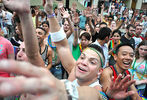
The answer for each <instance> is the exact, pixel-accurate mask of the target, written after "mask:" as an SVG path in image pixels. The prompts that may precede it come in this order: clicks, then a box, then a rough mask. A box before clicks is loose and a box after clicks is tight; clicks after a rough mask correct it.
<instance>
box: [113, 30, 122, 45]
mask: <svg viewBox="0 0 147 100" xmlns="http://www.w3.org/2000/svg"><path fill="white" fill-rule="evenodd" d="M120 38H121V36H120V35H119V34H118V33H117V32H116V33H114V35H113V36H112V39H113V40H114V41H115V42H116V43H117V42H118V41H119V40H120Z"/></svg>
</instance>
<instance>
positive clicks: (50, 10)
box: [44, 0, 53, 14]
mask: <svg viewBox="0 0 147 100" xmlns="http://www.w3.org/2000/svg"><path fill="white" fill-rule="evenodd" d="M44 9H45V12H46V13H47V14H52V13H53V2H52V0H46V4H45V7H44Z"/></svg>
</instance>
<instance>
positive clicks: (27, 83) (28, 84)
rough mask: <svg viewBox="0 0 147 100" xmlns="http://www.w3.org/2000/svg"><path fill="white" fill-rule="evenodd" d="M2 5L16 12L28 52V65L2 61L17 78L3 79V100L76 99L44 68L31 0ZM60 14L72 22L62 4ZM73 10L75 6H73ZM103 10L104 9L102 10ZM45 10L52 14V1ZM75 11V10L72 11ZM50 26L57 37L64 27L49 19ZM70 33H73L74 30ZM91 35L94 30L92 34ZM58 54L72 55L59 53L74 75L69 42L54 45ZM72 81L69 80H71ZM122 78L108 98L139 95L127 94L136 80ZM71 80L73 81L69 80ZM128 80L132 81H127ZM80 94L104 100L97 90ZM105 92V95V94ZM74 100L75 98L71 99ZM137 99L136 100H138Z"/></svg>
mask: <svg viewBox="0 0 147 100" xmlns="http://www.w3.org/2000/svg"><path fill="white" fill-rule="evenodd" d="M3 4H4V6H5V7H6V8H8V9H10V10H11V11H13V12H16V13H17V15H18V16H19V18H20V22H21V27H22V33H23V38H24V43H25V52H26V55H27V57H28V62H25V61H21V62H20V61H15V60H1V61H0V70H1V71H5V72H8V73H13V74H16V76H15V77H9V78H3V77H0V96H1V97H5V96H16V95H21V96H23V95H25V94H26V95H27V98H24V99H26V100H71V99H69V98H70V97H72V96H73V95H71V94H70V93H69V91H68V90H67V86H66V82H65V80H64V81H62V80H58V79H57V78H55V77H54V76H53V75H52V74H51V72H50V71H49V70H47V69H46V68H45V67H44V62H43V60H42V58H41V56H40V54H39V47H38V43H37V42H36V41H37V36H36V34H34V33H35V29H34V26H33V22H32V19H31V18H32V16H31V10H30V0H3ZM58 6H59V10H60V12H61V14H62V15H63V18H69V21H70V14H69V13H68V12H67V11H65V9H64V8H63V5H62V4H59V5H58ZM73 6H74V5H73ZM102 9H103V6H102ZM44 10H45V12H46V13H47V15H52V14H53V1H52V0H46V3H45V6H44ZM72 10H73V11H75V8H74V7H73V9H72ZM90 11H91V10H90V8H88V9H87V12H86V13H87V14H86V17H92V14H91V12H90ZM73 15H74V17H73V19H72V20H73V22H74V24H75V25H76V24H77V23H78V22H79V19H78V17H77V14H76V12H75V13H74V14H73ZM48 21H49V24H50V32H51V34H54V33H55V32H59V31H60V29H61V27H60V25H59V22H58V20H57V18H56V17H49V18H48ZM70 31H74V30H73V29H71V30H70ZM90 31H92V29H91V30H90ZM55 45H56V47H57V51H58V52H59V51H63V52H64V53H67V54H69V58H68V57H65V56H64V54H62V53H61V52H59V55H60V59H61V62H62V64H63V66H70V67H68V68H67V72H68V73H71V72H72V71H73V70H75V69H74V68H73V66H75V63H74V62H75V60H73V58H71V53H70V50H66V49H67V48H69V47H68V46H67V39H66V38H63V39H62V40H61V41H58V42H55ZM64 57H65V58H66V59H69V60H71V62H73V63H70V64H71V65H70V64H69V63H67V62H66V61H63V60H64V59H63V58H64ZM69 77H70V76H69ZM121 77H122V75H121V74H119V75H118V77H117V79H116V80H115V82H113V77H112V80H111V85H110V87H108V88H107V91H106V95H107V96H108V98H114V99H117V100H121V99H125V98H126V97H128V96H132V95H134V94H135V93H136V91H133V90H131V91H126V89H127V88H128V87H130V86H131V85H132V84H134V83H135V80H129V79H130V77H131V75H127V76H126V77H125V78H124V79H121ZM69 80H72V79H70V78H69ZM128 80H129V81H128ZM69 84H70V83H69ZM76 88H77V91H78V100H101V99H102V96H101V94H100V93H99V92H98V91H97V89H96V88H92V87H89V86H80V87H76ZM103 92H105V91H103ZM24 97H25V96H24ZM72 98H74V97H72ZM139 99H140V98H137V99H136V100H139ZM72 100H77V98H75V99H72Z"/></svg>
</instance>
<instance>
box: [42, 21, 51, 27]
mask: <svg viewBox="0 0 147 100" xmlns="http://www.w3.org/2000/svg"><path fill="white" fill-rule="evenodd" d="M41 24H42V25H43V24H47V25H48V27H50V25H49V22H48V21H43V22H42V23H41Z"/></svg>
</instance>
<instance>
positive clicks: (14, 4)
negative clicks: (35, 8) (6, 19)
mask: <svg viewBox="0 0 147 100" xmlns="http://www.w3.org/2000/svg"><path fill="white" fill-rule="evenodd" d="M2 1H3V4H4V5H5V7H7V8H8V9H10V10H12V11H15V12H17V13H18V14H21V13H28V12H29V11H30V0H2Z"/></svg>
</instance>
